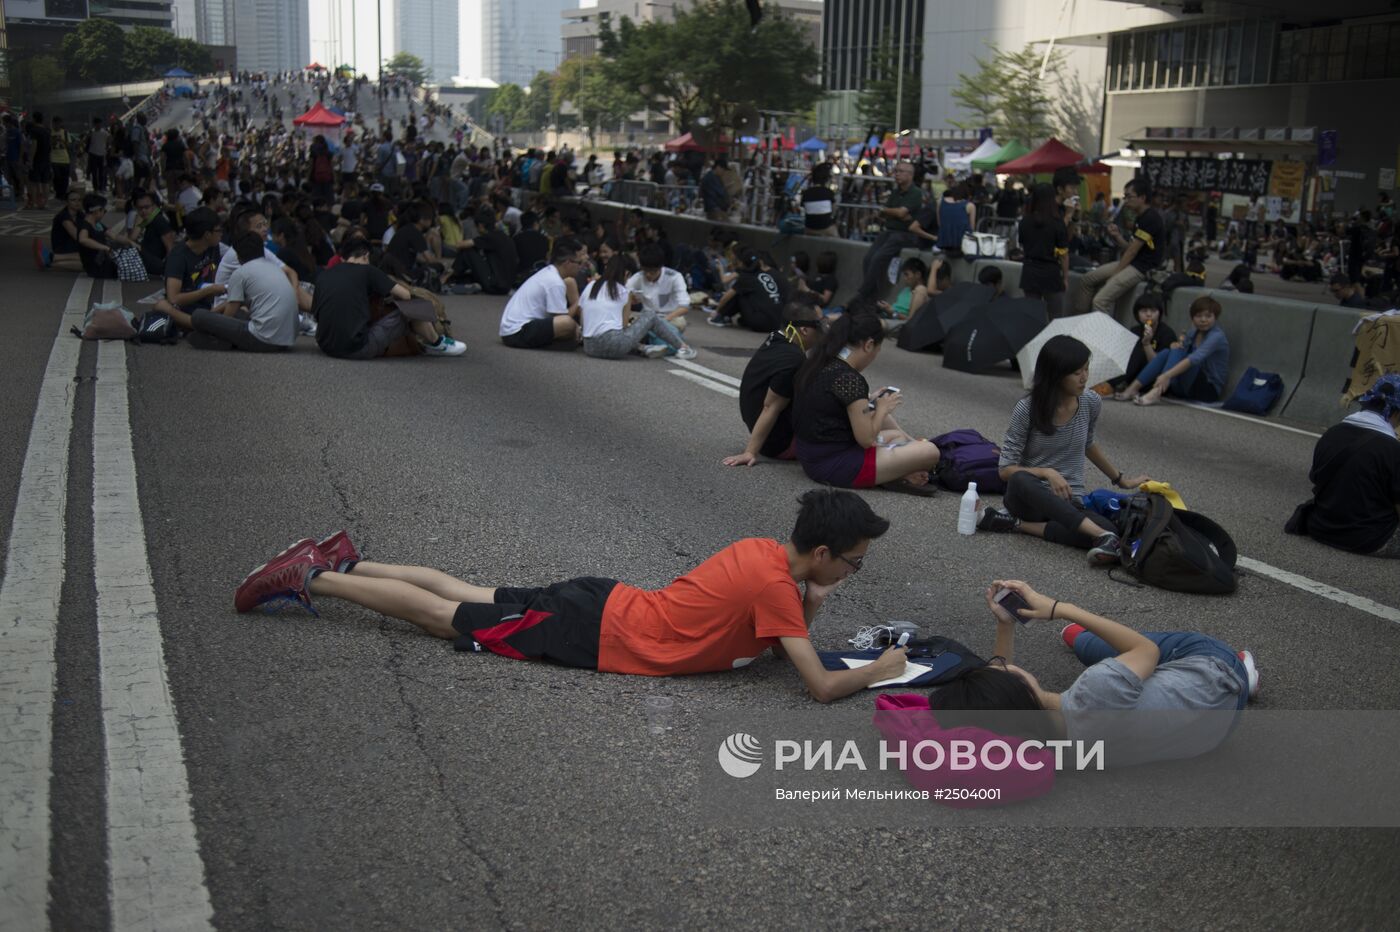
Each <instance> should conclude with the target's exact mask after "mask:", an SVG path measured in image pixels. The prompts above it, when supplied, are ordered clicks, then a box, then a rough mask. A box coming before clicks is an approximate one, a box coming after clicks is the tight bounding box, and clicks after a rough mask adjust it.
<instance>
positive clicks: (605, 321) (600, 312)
mask: <svg viewBox="0 0 1400 932" xmlns="http://www.w3.org/2000/svg"><path fill="white" fill-rule="evenodd" d="M551 268H553V266H551ZM592 294H593V284H592V283H591V282H590V283H589V285H588V287H587V288H584V289H583V293H582V294H580V295H579V296H578V306H579V311H580V312H581V313H582V315H583V338H584V339H585V340H586V339H588V338H589V337H598V336H602V335H603V334H605V333H610V332H611V331H613V330H621V329H622V327H623V323H622V321H623V315H624V313H625V309H626V307H627V303H628V302H629V301H631V300H632V295H631V293H630V292H629V291H628V290H627V289H626V288H618V289H617V297H609V296H608V286H607V285H604V286H603V287H602V288H599V289H598V297H596V298H593V297H589V296H590V295H592Z"/></svg>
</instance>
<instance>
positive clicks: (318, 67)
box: [306, 61, 326, 71]
mask: <svg viewBox="0 0 1400 932" xmlns="http://www.w3.org/2000/svg"><path fill="white" fill-rule="evenodd" d="M306 70H307V71H325V70H326V66H325V65H323V64H321V63H320V62H318V61H314V62H312V63H311V64H309V65H307V66H306Z"/></svg>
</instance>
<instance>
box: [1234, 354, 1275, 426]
mask: <svg viewBox="0 0 1400 932" xmlns="http://www.w3.org/2000/svg"><path fill="white" fill-rule="evenodd" d="M1282 395H1283V376H1281V375H1279V374H1278V373H1276V372H1260V371H1259V370H1258V369H1256V368H1254V367H1253V366H1250V367H1249V368H1248V369H1246V370H1245V372H1244V375H1242V376H1240V381H1239V384H1237V385H1236V386H1235V390H1234V391H1233V392H1232V393H1231V394H1230V397H1229V398H1228V399H1226V401H1225V404H1224V405H1223V407H1224V408H1225V410H1226V411H1242V412H1244V413H1245V414H1258V415H1261V416H1262V415H1265V414H1268V413H1269V409H1270V408H1272V407H1273V406H1274V405H1275V404H1277V403H1278V400H1279V398H1280V397H1281V396H1282Z"/></svg>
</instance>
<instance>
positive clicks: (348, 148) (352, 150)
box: [340, 142, 360, 174]
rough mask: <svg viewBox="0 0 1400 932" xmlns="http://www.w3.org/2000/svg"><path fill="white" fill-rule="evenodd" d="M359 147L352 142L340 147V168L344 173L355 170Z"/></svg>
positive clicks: (357, 163)
mask: <svg viewBox="0 0 1400 932" xmlns="http://www.w3.org/2000/svg"><path fill="white" fill-rule="evenodd" d="M359 158H360V147H359V146H357V145H355V143H353V142H347V143H346V144H345V145H343V146H341V147H340V170H341V171H342V172H344V173H346V174H349V173H352V172H354V171H355V167H356V166H357V165H359Z"/></svg>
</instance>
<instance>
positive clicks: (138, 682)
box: [92, 283, 213, 932]
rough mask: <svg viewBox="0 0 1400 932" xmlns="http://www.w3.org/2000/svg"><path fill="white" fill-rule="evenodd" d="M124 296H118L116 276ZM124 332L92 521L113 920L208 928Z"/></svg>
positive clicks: (102, 426) (110, 382)
mask: <svg viewBox="0 0 1400 932" xmlns="http://www.w3.org/2000/svg"><path fill="white" fill-rule="evenodd" d="M112 284H114V285H117V292H118V293H117V297H118V298H120V285H118V284H117V283H112ZM126 353H127V347H126V344H124V343H120V342H104V343H102V344H101V345H100V346H99V347H98V356H97V386H96V399H95V402H94V405H95V407H94V415H93V438H92V459H93V483H92V485H93V488H92V533H93V575H94V582H95V588H96V591H97V636H98V649H99V664H100V669H101V690H102V724H103V734H104V738H105V742H106V749H107V848H108V858H109V864H110V877H111V905H112V928H113V929H114V930H115V932H125V930H128V929H130V930H135V929H179V930H187V929H188V930H203V929H212V928H213V925H212V919H213V906H212V904H211V902H210V899H209V891H208V888H207V887H206V886H205V880H204V861H203V859H202V858H201V856H200V853H199V842H198V840H197V838H196V836H195V826H194V814H193V811H192V809H191V806H190V790H189V777H188V775H187V773H186V770H185V760H184V750H183V748H182V746H181V744H180V728H179V722H178V721H177V719H176V717H175V702H174V699H173V697H172V696H171V693H170V682H169V676H168V674H167V671H166V665H165V650H164V647H163V646H162V642H161V634H160V619H159V618H158V617H157V614H156V595H155V585H154V583H153V582H152V580H151V567H150V562H149V559H148V557H147V555H146V532H145V524H144V522H143V520H142V517H141V502H140V498H139V496H138V493H137V488H136V457H135V452H134V450H133V448H132V439H131V411H130V405H129V402H128V395H127V369H126Z"/></svg>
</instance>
